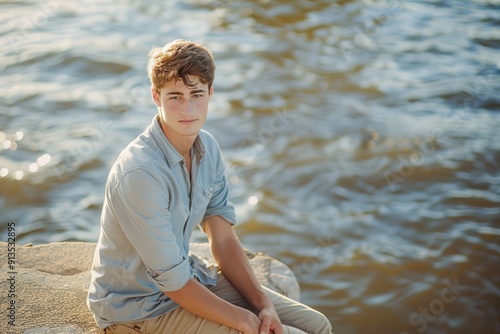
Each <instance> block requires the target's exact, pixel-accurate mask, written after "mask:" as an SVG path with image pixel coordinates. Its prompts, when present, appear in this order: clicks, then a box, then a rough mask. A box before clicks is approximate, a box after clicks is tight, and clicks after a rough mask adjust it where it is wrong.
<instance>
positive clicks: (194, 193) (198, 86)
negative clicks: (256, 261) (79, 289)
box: [88, 40, 331, 334]
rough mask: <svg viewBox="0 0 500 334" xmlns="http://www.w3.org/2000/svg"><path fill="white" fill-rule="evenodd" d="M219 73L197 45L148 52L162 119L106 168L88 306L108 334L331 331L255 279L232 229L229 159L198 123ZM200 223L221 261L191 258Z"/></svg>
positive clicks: (172, 45)
mask: <svg viewBox="0 0 500 334" xmlns="http://www.w3.org/2000/svg"><path fill="white" fill-rule="evenodd" d="M214 72H215V65H214V61H213V57H212V54H211V52H210V51H209V50H208V49H206V48H205V47H204V46H202V45H200V44H198V43H194V42H190V41H185V40H175V41H173V42H171V43H169V44H167V45H165V46H164V47H162V48H154V49H153V50H152V52H151V53H150V59H149V63H148V75H149V78H150V80H151V86H152V87H151V94H152V98H153V101H154V103H155V104H156V105H157V107H158V114H157V115H156V116H155V117H154V119H153V121H152V123H151V125H150V126H149V127H148V128H147V129H146V130H145V131H144V132H143V133H142V134H141V135H140V136H139V137H137V138H136V139H135V140H134V141H132V142H131V143H130V144H129V145H128V146H127V147H126V148H125V149H124V150H123V151H122V152H121V154H120V156H119V157H118V159H117V161H116V162H115V164H114V165H113V167H112V169H111V171H110V173H109V177H108V180H107V183H106V191H105V200H104V206H103V211H102V216H101V233H100V236H99V242H98V244H97V248H96V252H95V256H94V263H93V267H92V279H91V284H90V289H89V295H88V306H89V308H90V310H91V311H92V312H93V313H94V317H95V319H96V322H97V324H98V325H99V327H100V328H103V329H105V333H107V334H113V333H114V334H120V333H134V334H137V333H173V334H195V333H203V334H210V333H217V334H226V333H227V334H229V333H230V334H237V333H241V332H242V333H244V334H263V333H266V334H267V333H274V334H282V333H314V334H330V332H331V326H330V324H329V322H328V320H327V319H326V317H325V316H323V315H322V314H321V313H319V312H317V311H314V310H312V309H311V308H309V307H307V306H305V305H302V304H300V303H297V302H294V301H293V300H291V299H288V298H286V297H284V296H281V295H279V294H277V293H275V292H273V291H271V290H268V289H266V288H264V287H262V286H261V285H260V284H259V283H258V281H257V279H256V278H255V275H254V273H253V272H252V269H251V267H250V265H249V262H248V259H247V257H246V255H245V253H244V251H243V250H242V247H241V245H240V243H239V241H238V239H237V237H236V236H235V234H234V233H233V228H232V226H233V224H234V223H235V213H234V208H233V205H232V204H231V202H229V201H228V184H227V181H226V176H225V170H224V161H223V159H222V155H221V152H220V149H219V146H218V144H217V142H216V141H215V139H214V138H213V137H212V136H211V135H210V134H209V133H208V132H206V131H204V130H202V129H201V127H202V126H203V123H204V122H205V119H206V117H207V109H208V104H209V101H210V99H211V97H212V95H213V93H214V88H213V86H212V83H213V80H214ZM197 225H199V226H200V227H201V228H202V230H203V231H204V232H205V233H206V234H207V236H208V239H209V243H210V250H211V252H212V254H213V256H214V258H215V259H216V262H217V266H208V265H207V264H205V262H203V261H202V260H201V259H199V258H197V257H196V256H195V255H194V254H191V253H189V239H190V236H191V232H192V230H193V228H194V227H196V226H197ZM299 328H300V330H299Z"/></svg>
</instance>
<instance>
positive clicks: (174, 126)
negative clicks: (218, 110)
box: [151, 76, 213, 138]
mask: <svg viewBox="0 0 500 334" xmlns="http://www.w3.org/2000/svg"><path fill="white" fill-rule="evenodd" d="M189 80H191V82H193V83H196V85H195V86H194V87H192V88H188V87H186V86H185V85H184V83H183V82H182V81H170V82H168V83H167V84H166V85H165V86H163V88H161V90H160V92H159V93H158V92H156V91H155V90H154V89H151V93H152V96H153V101H154V102H155V104H156V105H157V106H158V107H159V110H160V124H161V126H162V129H163V131H164V132H165V134H166V135H167V137H169V138H171V137H172V136H175V137H178V138H179V137H184V136H189V137H190V136H196V135H198V132H199V131H200V129H201V127H202V126H203V124H204V123H205V119H206V118H207V110H208V103H209V102H210V98H211V97H212V94H213V86H212V87H211V88H210V90H209V89H208V85H207V84H202V83H201V82H200V80H199V78H198V77H197V76H189Z"/></svg>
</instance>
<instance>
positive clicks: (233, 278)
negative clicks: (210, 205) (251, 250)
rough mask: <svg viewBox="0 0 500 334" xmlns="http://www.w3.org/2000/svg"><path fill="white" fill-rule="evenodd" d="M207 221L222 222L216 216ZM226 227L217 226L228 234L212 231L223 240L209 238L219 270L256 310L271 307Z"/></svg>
mask: <svg viewBox="0 0 500 334" xmlns="http://www.w3.org/2000/svg"><path fill="white" fill-rule="evenodd" d="M209 219H212V220H215V219H220V220H222V218H220V217H218V216H217V217H210V218H209ZM227 225H228V224H227V223H225V222H223V223H222V224H218V225H217V226H218V227H220V228H221V229H222V230H223V229H227V228H229V229H230V233H227V230H224V231H212V233H221V234H225V237H224V239H223V240H220V238H210V237H209V241H210V249H211V251H212V255H213V256H214V258H215V259H216V261H217V264H218V266H219V268H220V270H221V271H222V273H223V274H224V275H225V276H226V278H227V279H228V280H229V281H230V282H231V284H232V285H233V286H234V287H235V288H236V289H237V290H238V291H239V292H240V293H241V295H242V296H243V297H244V298H245V300H246V301H247V302H248V303H249V304H250V305H252V306H253V307H254V308H255V309H256V310H258V311H262V310H263V309H264V308H266V307H273V304H272V302H271V300H270V299H269V298H268V297H267V295H266V294H265V293H264V291H263V290H262V288H261V285H260V283H259V281H258V280H257V277H256V276H255V274H254V272H253V270H252V267H251V266H250V262H249V261H248V258H247V256H246V254H245V252H244V250H243V248H242V247H241V244H240V242H239V240H238V239H237V238H236V235H235V234H234V233H233V231H232V227H227ZM213 240H217V241H213Z"/></svg>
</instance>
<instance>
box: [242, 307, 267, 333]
mask: <svg viewBox="0 0 500 334" xmlns="http://www.w3.org/2000/svg"><path fill="white" fill-rule="evenodd" d="M261 324H262V321H260V319H259V318H257V316H256V315H255V314H253V313H252V312H250V311H248V319H247V320H246V321H245V322H244V323H243V324H242V327H241V328H239V330H240V331H241V332H242V333H243V334H260V333H261V331H260V332H259V328H260V327H261Z"/></svg>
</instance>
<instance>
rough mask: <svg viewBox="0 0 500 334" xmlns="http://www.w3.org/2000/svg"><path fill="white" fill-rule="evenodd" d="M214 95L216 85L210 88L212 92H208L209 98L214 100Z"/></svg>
mask: <svg viewBox="0 0 500 334" xmlns="http://www.w3.org/2000/svg"><path fill="white" fill-rule="evenodd" d="M212 95H214V85H212V86H210V90H209V91H208V96H209V97H210V98H212Z"/></svg>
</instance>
